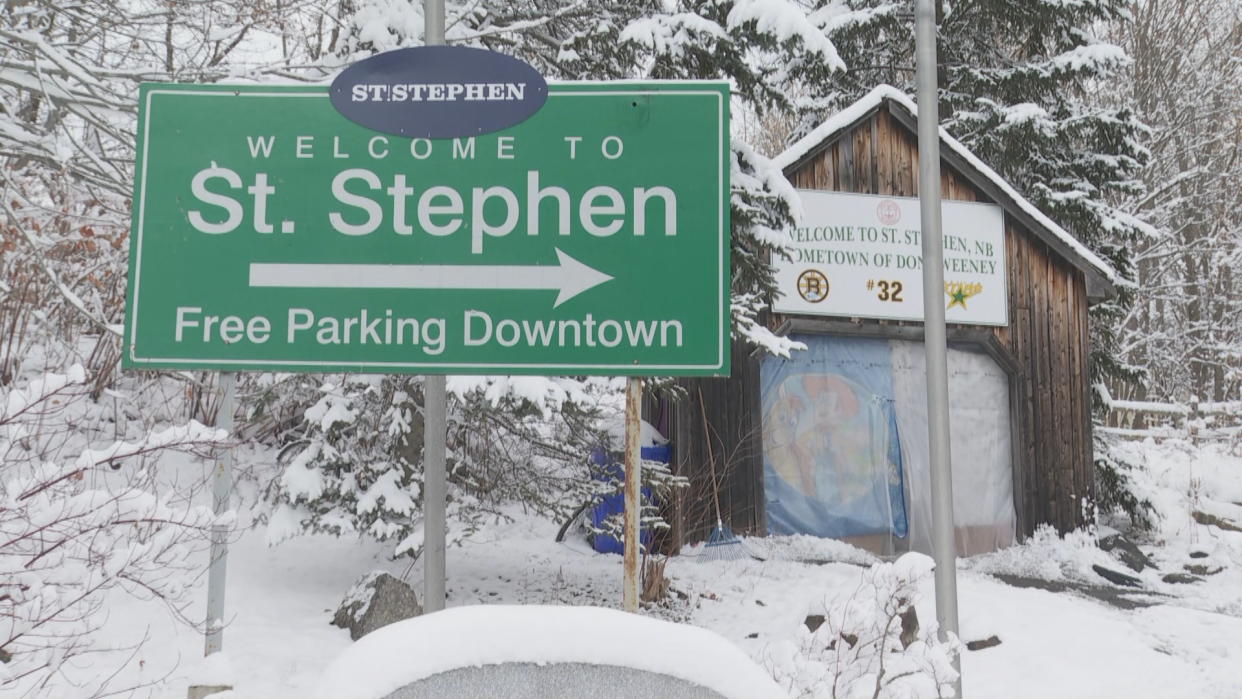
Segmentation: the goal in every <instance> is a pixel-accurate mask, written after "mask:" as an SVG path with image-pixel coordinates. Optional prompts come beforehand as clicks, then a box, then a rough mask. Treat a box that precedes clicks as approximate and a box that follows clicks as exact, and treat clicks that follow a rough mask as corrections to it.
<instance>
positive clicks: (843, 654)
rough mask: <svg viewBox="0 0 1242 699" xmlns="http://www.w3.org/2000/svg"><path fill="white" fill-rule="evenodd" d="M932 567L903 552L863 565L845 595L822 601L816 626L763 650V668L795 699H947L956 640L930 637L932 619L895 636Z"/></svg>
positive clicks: (923, 558)
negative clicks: (859, 577)
mask: <svg viewBox="0 0 1242 699" xmlns="http://www.w3.org/2000/svg"><path fill="white" fill-rule="evenodd" d="M933 567H934V564H933V563H932V560H931V559H930V558H928V557H927V556H925V555H923V554H920V553H907V554H905V555H904V556H902V557H901V558H899V559H897V560H896V561H894V562H892V563H881V564H879V565H876V566H873V567H872V568H869V569H868V570H867V571H866V572H865V573H863V577H862V581H861V583H860V584H859V586H858V587H857V588H856V589H855V590H854V591H853V592H852V593H850V594H849V595H845V596H838V597H833V598H831V599H828V600H826V601H825V603H824V610H823V611H824V614H823V617H824V621H823V623H822V624H821V625H820V626H819V628H817V629H815V630H814V631H810V630H808V629H807V628H806V627H805V626H804V627H802V634H801V637H800V638H799V639H798V641H797V642H795V641H782V642H780V643H776V644H774V645H772V646H771V647H769V648H768V649H767V650H766V651H765V655H764V658H763V663H764V665H765V666H766V667H767V668H768V670H769V672H771V673H772V676H773V677H775V678H776V680H777V682H778V683H780V684H781V686H782V687H783V688H784V689H785V691H787V692H789V695H790V696H791V697H797V698H798V699H861V698H863V697H867V698H870V699H932V698H939V697H951V696H953V681H954V679H956V677H957V673H956V671H954V669H953V657H954V655H955V654H957V653H959V652H960V648H961V644H960V643H959V642H958V641H957V639H956V638H952V639H950V640H949V641H948V642H941V641H940V640H938V639H937V636H936V627H935V623H934V622H933V623H927V622H924V623H923V624H921V625H920V626H919V628H918V630H917V632H916V631H914V630H913V629H909V628H907V629H905V630H904V634H903V625H902V616H903V614H905V613H906V612H907V611H908V610H910V609H912V608H913V606H914V603H915V602H916V601H917V600H918V591H919V584H920V582H922V581H923V580H925V579H926V578H927V577H929V576H930V575H931V572H932V569H933ZM903 636H904V638H903Z"/></svg>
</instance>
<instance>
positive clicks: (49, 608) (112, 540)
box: [0, 366, 230, 694]
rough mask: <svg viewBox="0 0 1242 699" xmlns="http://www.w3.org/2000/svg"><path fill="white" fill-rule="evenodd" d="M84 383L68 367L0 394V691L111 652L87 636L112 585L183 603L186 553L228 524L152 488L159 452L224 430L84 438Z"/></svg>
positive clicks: (197, 443) (177, 605)
mask: <svg viewBox="0 0 1242 699" xmlns="http://www.w3.org/2000/svg"><path fill="white" fill-rule="evenodd" d="M88 388H89V386H88V384H87V383H86V375H85V372H84V371H83V369H82V368H81V367H80V366H74V367H72V368H71V369H69V371H68V372H66V373H64V374H55V373H51V374H46V375H44V376H42V377H40V378H37V379H33V380H29V381H27V382H26V383H25V385H24V386H21V387H17V388H11V389H9V390H8V391H7V392H6V393H4V394H0V475H2V476H3V477H2V478H0V689H5V690H10V689H11V690H14V691H34V692H37V691H38V688H39V687H41V686H43V684H44V683H45V682H47V681H48V680H50V679H51V678H52V677H53V676H54V675H56V674H57V673H58V672H59V670H60V667H61V666H62V664H63V663H65V662H66V661H67V660H69V659H71V658H73V657H75V656H77V655H81V654H83V653H87V652H97V651H99V650H106V649H99V648H95V647H94V646H93V644H92V640H91V634H92V633H93V632H94V631H95V630H96V629H97V628H98V627H99V625H100V624H101V623H102V621H103V618H104V614H103V603H104V597H105V595H106V594H107V593H108V592H109V591H110V590H112V589H121V590H124V591H127V592H130V593H132V594H136V595H139V596H143V597H148V598H158V599H161V600H163V601H164V602H165V603H167V604H168V605H169V606H170V608H171V609H172V610H173V611H174V612H175V613H179V612H180V610H181V609H182V608H183V606H184V605H185V604H186V600H185V592H186V591H187V588H188V582H189V581H190V580H191V579H192V578H193V576H194V572H195V570H196V568H197V566H196V564H195V563H194V562H193V559H192V558H191V556H190V553H191V552H193V551H195V550H196V549H198V548H199V547H201V546H203V545H205V543H206V541H207V535H208V533H209V531H210V529H211V528H212V527H213V526H226V525H228V524H229V523H230V522H229V519H230V518H229V517H225V518H217V517H216V516H215V515H213V514H212V512H211V510H210V509H208V508H206V507H198V506H193V505H189V504H186V498H187V497H188V495H189V494H188V493H180V494H177V495H176V496H175V497H174V496H172V495H164V496H162V495H160V494H159V493H158V492H157V489H156V488H155V487H154V486H153V473H154V470H153V467H154V465H155V463H156V461H158V460H159V458H160V457H161V456H162V455H164V454H167V453H169V452H174V451H175V452H186V453H191V454H197V455H200V456H206V455H209V454H211V453H212V452H213V451H215V450H216V449H218V448H220V447H222V446H224V445H225V444H226V442H227V439H228V435H227V434H226V433H225V432H223V431H221V430H216V429H211V428H207V427H204V426H203V425H200V424H198V423H196V422H193V421H191V422H190V423H189V424H186V425H182V426H177V427H170V428H167V429H164V430H160V431H155V432H151V433H148V434H146V435H144V436H142V437H141V438H139V439H136V440H134V441H124V440H120V441H115V442H113V443H111V444H108V445H106V446H103V447H102V448H97V449H92V448H88V445H87V443H86V442H85V440H84V437H83V435H84V432H85V431H84V430H82V429H81V428H80V427H79V426H78V423H79V421H81V420H83V413H84V412H85V411H86V410H87V409H88V408H89V405H90V402H89V400H88V399H87V392H88ZM100 681H102V682H104V683H105V684H106V681H107V679H106V677H105V678H103V679H101V680H100ZM100 688H101V687H100V686H89V687H82V688H81V689H82V691H83V692H84V694H90V693H93V692H95V691H98V690H99V689H100Z"/></svg>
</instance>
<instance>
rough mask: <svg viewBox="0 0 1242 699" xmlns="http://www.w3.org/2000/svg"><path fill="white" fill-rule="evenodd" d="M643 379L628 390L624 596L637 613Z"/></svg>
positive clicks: (628, 608)
mask: <svg viewBox="0 0 1242 699" xmlns="http://www.w3.org/2000/svg"><path fill="white" fill-rule="evenodd" d="M642 397H643V380H642V379H641V378H639V377H637V376H631V377H630V379H629V382H628V383H627V384H626V390H625V527H624V529H625V562H624V568H625V579H624V581H623V589H622V597H623V599H624V602H625V611H627V612H637V611H638V544H639V537H640V536H641V535H640V534H639V526H638V522H639V518H640V514H641V513H640V508H641V507H642V503H641V497H640V496H639V492H640V490H641V489H640V483H641V482H642V458H641V453H640V445H639V435H640V432H641V427H642V418H641V413H642Z"/></svg>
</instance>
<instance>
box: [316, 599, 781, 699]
mask: <svg viewBox="0 0 1242 699" xmlns="http://www.w3.org/2000/svg"><path fill="white" fill-rule="evenodd" d="M585 639H590V640H589V641H587V640H585ZM501 663H536V664H544V663H586V664H591V665H614V666H619V667H630V668H634V669H637V670H645V671H647V672H654V673H659V674H663V675H670V676H672V677H676V678H679V679H682V680H685V681H687V682H691V683H694V684H698V685H701V686H704V687H707V688H708V689H711V690H713V691H715V692H719V693H720V694H722V695H724V696H726V697H736V698H737V699H768V698H771V699H777V698H778V697H779V698H781V699H785V694H784V692H782V691H781V689H780V688H779V687H778V686H777V685H776V684H775V683H774V682H773V681H772V679H771V678H769V677H768V676H767V674H766V673H764V671H763V670H762V669H760V668H759V666H757V665H756V664H755V663H754V662H752V661H751V660H750V658H748V657H747V656H746V654H745V653H744V652H743V651H742V650H741V649H739V648H738V647H737V646H735V645H733V644H732V643H729V642H728V641H727V640H725V639H724V638H722V637H720V636H718V635H717V634H715V633H712V632H711V631H707V630H706V629H700V628H697V627H693V626H684V625H681V624H673V623H670V622H666V621H659V620H657V619H651V618H647V617H643V616H639V615H637V614H627V613H625V612H619V611H616V610H613V609H603V608H600V607H558V606H538V605H532V606H507V605H483V606H469V607H455V608H452V609H447V610H445V611H442V612H436V613H434V614H429V615H426V616H421V617H417V618H415V619H409V620H406V621H402V622H398V623H396V624H392V625H389V626H385V627H384V628H382V629H379V630H377V631H375V632H373V633H371V634H368V635H366V636H364V637H363V638H361V639H359V640H358V642H357V643H355V644H354V645H352V646H350V647H349V648H348V649H347V650H346V651H345V652H344V653H342V654H341V655H340V656H338V657H337V659H336V660H335V661H333V662H332V664H331V665H330V666H329V667H328V669H327V671H326V672H325V673H324V675H323V677H322V678H321V681H320V684H319V690H318V694H317V696H319V697H322V698H323V699H337V698H339V697H357V698H358V699H362V698H364V697H376V698H378V697H383V696H385V695H387V694H389V693H391V692H393V691H395V690H397V689H399V688H400V687H403V686H405V685H407V684H410V683H411V682H415V681H417V680H420V679H424V678H427V677H430V676H432V675H436V674H439V673H442V672H447V671H449V670H453V669H456V668H461V667H471V666H473V667H481V666H484V665H498V664H501Z"/></svg>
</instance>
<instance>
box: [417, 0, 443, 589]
mask: <svg viewBox="0 0 1242 699" xmlns="http://www.w3.org/2000/svg"><path fill="white" fill-rule="evenodd" d="M423 22H424V24H423V40H424V41H425V42H426V43H427V45H429V46H438V45H441V44H443V43H444V0H424V3H423ZM444 384H445V379H444V375H443V374H435V375H431V376H425V377H423V435H424V437H423V610H424V611H425V612H437V611H440V610H441V609H444V603H445V597H444V592H445V591H444V587H445V578H446V576H447V573H446V571H445V565H446V562H445V552H444V550H445V547H446V546H447V534H446V530H447V527H448V522H447V520H446V516H447V515H446V509H447V507H448V483H447V480H448V475H447V472H446V466H445V460H446V454H445V451H446V444H445V442H446V441H447V439H448V434H447V430H448V415H447V413H448V396H447V395H446V393H447V392H446V390H445V385H444Z"/></svg>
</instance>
